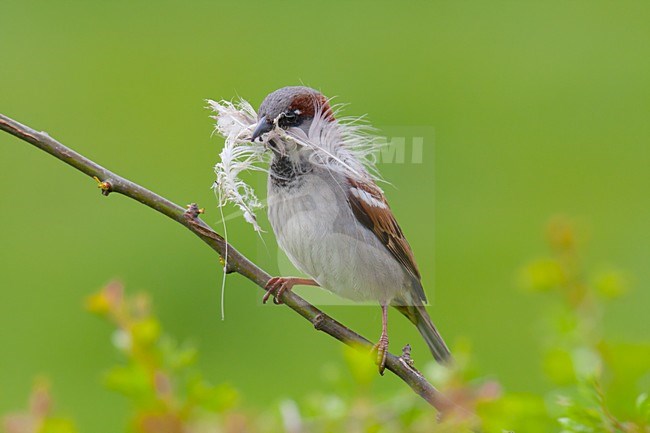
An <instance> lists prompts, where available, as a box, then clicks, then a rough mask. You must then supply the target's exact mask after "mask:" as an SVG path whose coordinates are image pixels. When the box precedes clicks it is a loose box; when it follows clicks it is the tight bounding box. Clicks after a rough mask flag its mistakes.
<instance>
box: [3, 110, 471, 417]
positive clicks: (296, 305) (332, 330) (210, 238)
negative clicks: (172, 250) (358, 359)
mask: <svg viewBox="0 0 650 433" xmlns="http://www.w3.org/2000/svg"><path fill="white" fill-rule="evenodd" d="M0 129H1V130H3V131H5V132H8V133H9V134H11V135H14V136H16V137H18V138H19V139H21V140H24V141H26V142H28V143H31V144H33V145H34V146H36V147H38V148H39V149H41V150H43V151H45V152H47V153H49V154H50V155H52V156H54V157H55V158H57V159H60V160H61V161H63V162H65V163H66V164H68V165H71V166H72V167H74V168H76V169H77V170H79V171H81V172H82V173H85V174H86V175H88V176H90V177H92V178H95V179H96V180H97V181H98V182H99V187H100V188H101V189H102V194H104V195H108V194H110V193H111V192H115V193H118V194H122V195H124V196H126V197H129V198H132V199H134V200H136V201H139V202H140V203H142V204H143V205H145V206H148V207H150V208H152V209H154V210H156V211H158V212H160V213H161V214H163V215H165V216H167V217H169V218H171V219H173V220H174V221H176V222H178V223H180V224H182V225H183V226H185V227H186V228H188V229H189V230H190V231H191V232H192V233H194V234H195V235H196V236H198V237H199V238H201V240H202V241H203V242H205V243H206V244H208V245H209V246H210V247H211V248H212V249H213V250H214V251H216V252H217V253H218V254H219V255H220V257H221V258H222V259H223V258H224V255H225V254H226V252H227V254H228V257H227V260H226V261H225V262H226V263H228V267H227V269H225V272H237V273H239V274H241V275H243V276H244V277H246V278H248V279H249V280H251V281H252V282H254V283H255V284H257V285H258V286H260V287H261V288H264V287H265V285H266V283H267V281H268V280H269V279H270V278H271V276H270V275H269V274H267V273H266V272H264V271H263V270H262V269H260V268H259V267H257V266H256V265H255V264H254V263H253V262H251V261H250V260H249V259H247V258H246V257H245V256H244V255H242V254H241V253H240V252H238V251H237V250H236V249H235V248H234V247H232V246H231V245H229V244H227V243H226V241H225V240H224V238H223V237H221V236H220V235H219V234H217V233H216V232H214V231H213V230H212V229H211V228H210V226H208V225H207V224H206V223H205V222H203V221H201V220H200V219H198V214H199V213H200V211H198V208H197V207H196V206H195V205H192V206H191V207H190V209H189V211H186V209H184V208H182V207H181V206H179V205H177V204H175V203H172V202H171V201H169V200H167V199H166V198H164V197H162V196H159V195H158V194H156V193H154V192H152V191H149V190H148V189H146V188H144V187H142V186H140V185H138V184H136V183H133V182H131V181H130V180H128V179H125V178H123V177H121V176H119V175H117V174H115V173H113V172H112V171H110V170H107V169H105V168H104V167H102V166H100V165H99V164H97V163H95V162H93V161H91V160H90V159H88V158H86V157H84V156H83V155H80V154H79V153H77V152H75V151H73V150H72V149H69V148H68V147H66V146H64V145H63V144H61V143H59V142H58V141H56V140H54V139H53V138H51V137H50V136H49V135H48V134H47V133H45V132H38V131H35V130H33V129H32V128H30V127H28V126H25V125H22V124H20V123H18V122H16V121H15V120H13V119H10V118H9V117H6V116H4V115H2V114H0ZM280 300H281V301H282V302H284V303H285V304H286V305H287V306H288V307H289V308H291V309H292V310H294V311H295V312H296V313H298V314H300V315H301V316H302V317H304V318H305V319H307V320H309V321H310V322H311V323H312V325H313V326H314V328H316V329H317V330H319V331H323V332H325V333H326V334H329V335H330V336H332V337H334V338H336V339H337V340H339V341H341V342H343V343H345V344H347V345H349V346H355V347H361V348H363V349H364V350H368V351H370V350H371V348H372V344H371V343H370V341H368V340H367V339H365V338H364V337H362V336H361V335H359V334H357V333H356V332H354V331H352V330H350V329H349V328H347V327H346V326H344V325H342V324H341V323H339V322H337V321H336V320H334V319H333V318H331V317H330V316H328V315H327V314H325V313H323V312H322V311H321V310H319V309H318V308H316V307H314V306H313V305H311V304H310V303H308V302H307V301H305V300H304V299H302V298H301V297H300V296H298V295H296V294H295V293H293V292H291V291H285V292H284V293H283V294H282V295H281V297H280ZM386 368H387V369H388V370H390V371H392V372H393V373H395V374H396V375H397V376H398V377H399V378H400V379H402V380H403V381H404V382H405V383H406V384H407V385H408V386H410V387H411V389H413V391H414V392H415V393H416V394H418V395H419V396H421V397H422V398H423V399H424V400H426V401H427V403H429V404H430V405H431V406H433V407H435V408H436V409H437V410H438V411H439V412H440V413H441V414H444V413H445V412H449V411H450V410H452V409H453V410H454V411H458V410H460V411H462V412H461V413H466V412H467V411H466V410H465V409H462V408H458V407H457V406H456V405H455V404H454V403H453V402H451V401H450V400H449V399H447V398H446V397H445V396H444V395H442V394H441V393H440V392H439V391H438V390H436V389H435V388H434V387H433V385H431V384H430V383H429V382H427V380H426V379H425V378H424V377H423V376H422V375H421V374H420V373H419V372H418V371H417V370H415V369H414V368H413V367H412V366H411V365H410V364H409V362H408V360H406V359H404V358H400V357H397V356H395V355H392V354H390V353H389V354H388V356H387V359H386Z"/></svg>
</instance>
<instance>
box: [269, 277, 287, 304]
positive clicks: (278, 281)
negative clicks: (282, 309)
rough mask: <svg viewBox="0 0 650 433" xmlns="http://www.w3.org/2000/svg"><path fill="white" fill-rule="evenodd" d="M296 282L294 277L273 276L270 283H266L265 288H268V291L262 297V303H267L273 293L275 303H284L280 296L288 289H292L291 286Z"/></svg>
mask: <svg viewBox="0 0 650 433" xmlns="http://www.w3.org/2000/svg"><path fill="white" fill-rule="evenodd" d="M294 284H295V282H294V279H293V278H284V277H273V278H271V279H270V280H269V281H268V283H266V286H265V287H264V290H266V293H265V294H264V297H263V298H262V303H263V304H266V302H267V301H268V300H269V298H270V297H271V295H273V303H274V304H275V305H280V304H282V301H281V300H280V296H282V294H283V293H284V292H285V291H287V290H291V288H292V287H293V286H294Z"/></svg>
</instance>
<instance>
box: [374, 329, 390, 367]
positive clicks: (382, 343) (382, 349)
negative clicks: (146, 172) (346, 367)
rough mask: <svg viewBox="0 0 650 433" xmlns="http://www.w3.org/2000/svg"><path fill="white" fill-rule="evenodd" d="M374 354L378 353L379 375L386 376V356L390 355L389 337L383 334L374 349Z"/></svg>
mask: <svg viewBox="0 0 650 433" xmlns="http://www.w3.org/2000/svg"><path fill="white" fill-rule="evenodd" d="M372 351H373V352H375V351H376V352H377V359H376V363H377V367H379V374H381V375H382V376H383V375H384V370H385V369H386V355H387V354H388V335H387V334H383V333H382V334H381V337H379V341H378V342H377V344H375V345H374V346H373V347H372Z"/></svg>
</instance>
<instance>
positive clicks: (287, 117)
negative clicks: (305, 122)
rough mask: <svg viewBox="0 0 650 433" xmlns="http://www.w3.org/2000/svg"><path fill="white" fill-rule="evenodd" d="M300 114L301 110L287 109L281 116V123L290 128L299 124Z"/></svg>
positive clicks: (282, 125)
mask: <svg viewBox="0 0 650 433" xmlns="http://www.w3.org/2000/svg"><path fill="white" fill-rule="evenodd" d="M299 115H300V111H299V110H290V111H285V112H284V113H282V116H280V119H279V124H280V126H281V127H283V128H288V127H290V126H297V125H298V123H300V118H299V117H298V116H299Z"/></svg>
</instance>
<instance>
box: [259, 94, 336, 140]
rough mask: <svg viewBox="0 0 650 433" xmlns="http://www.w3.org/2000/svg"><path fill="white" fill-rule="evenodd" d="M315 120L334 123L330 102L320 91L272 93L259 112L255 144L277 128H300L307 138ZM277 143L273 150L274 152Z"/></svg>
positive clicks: (265, 99)
mask: <svg viewBox="0 0 650 433" xmlns="http://www.w3.org/2000/svg"><path fill="white" fill-rule="evenodd" d="M315 118H318V119H319V120H322V121H326V122H330V121H333V120H334V115H333V113H332V109H331V107H330V105H329V102H328V100H327V98H326V97H325V96H323V95H322V94H321V93H320V92H319V91H317V90H314V89H311V88H309V87H303V86H290V87H283V88H281V89H278V90H276V91H275V92H273V93H270V94H269V95H268V96H267V97H266V98H264V101H262V104H261V105H260V108H259V110H258V118H257V125H256V126H255V131H254V132H253V136H252V138H251V141H255V140H257V139H258V138H260V137H262V136H263V135H264V134H266V133H268V132H270V131H272V130H273V129H275V128H281V129H284V130H289V129H290V128H300V129H301V130H302V131H303V132H304V133H305V134H307V133H308V132H309V128H310V127H311V125H312V122H313V121H314V119H315ZM277 145H278V143H274V140H270V141H269V146H270V147H271V148H272V149H273V150H274V151H277V149H275V148H274V146H277Z"/></svg>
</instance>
